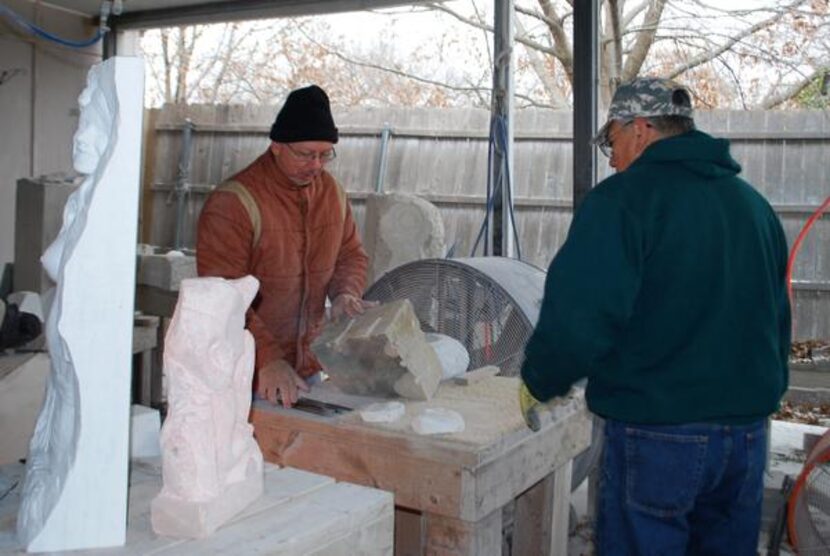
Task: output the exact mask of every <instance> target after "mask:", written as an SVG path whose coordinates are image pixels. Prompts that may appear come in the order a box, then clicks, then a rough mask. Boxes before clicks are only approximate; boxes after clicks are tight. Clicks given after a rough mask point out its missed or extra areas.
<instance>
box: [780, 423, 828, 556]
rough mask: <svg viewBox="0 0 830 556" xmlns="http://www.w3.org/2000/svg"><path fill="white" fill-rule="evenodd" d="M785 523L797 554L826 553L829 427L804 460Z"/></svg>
mask: <svg viewBox="0 0 830 556" xmlns="http://www.w3.org/2000/svg"><path fill="white" fill-rule="evenodd" d="M787 525H788V529H789V532H790V542H791V543H792V545H793V547H794V548H795V549H796V551H797V552H798V554H830V431H828V432H825V433H824V435H823V436H822V437H821V439H819V441H818V442H817V443H816V445H815V446H814V447H813V449H812V450H810V455H809V456H807V460H806V461H805V462H804V468H803V469H802V470H801V473H800V474H799V476H798V480H797V481H796V483H795V486H794V487H793V491H792V493H791V494H790V498H789V501H788V507H787Z"/></svg>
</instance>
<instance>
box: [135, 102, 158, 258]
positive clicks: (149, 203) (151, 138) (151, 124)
mask: <svg viewBox="0 0 830 556" xmlns="http://www.w3.org/2000/svg"><path fill="white" fill-rule="evenodd" d="M158 112H159V111H158V110H157V109H149V110H145V111H144V139H143V141H142V148H143V154H142V161H143V162H142V167H141V174H142V176H141V212H140V215H141V216H140V218H141V223H140V227H139V231H140V234H141V239H140V241H141V242H142V243H149V242H150V238H151V231H152V229H153V191H152V185H153V182H155V178H156V176H155V169H156V146H157V145H158V140H157V138H156V118H157V116H158Z"/></svg>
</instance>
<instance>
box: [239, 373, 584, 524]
mask: <svg viewBox="0 0 830 556" xmlns="http://www.w3.org/2000/svg"><path fill="white" fill-rule="evenodd" d="M517 385H518V379H516V378H514V377H492V378H490V379H487V380H485V381H482V382H479V383H477V384H473V385H470V386H458V385H454V384H451V383H445V384H442V385H441V387H440V389H439V391H438V393H437V394H436V396H435V398H434V399H433V400H431V401H429V402H414V401H406V402H405V406H406V414H405V415H404V417H403V418H401V419H400V420H399V421H398V422H396V423H384V424H380V423H371V424H370V423H362V421H361V420H360V417H359V415H357V414H347V415H343V416H340V417H338V418H336V419H333V418H328V419H326V418H321V417H316V416H311V415H307V414H303V413H301V412H299V411H297V410H284V409H280V408H276V407H273V406H271V407H270V408H269V407H268V406H266V405H264V404H261V403H259V404H256V406H255V409H254V411H253V412H252V422H253V424H254V427H255V431H256V437H257V440H258V441H259V443H260V447H261V448H262V451H263V454H264V455H265V457H266V459H267V460H268V461H273V462H275V463H280V464H288V465H295V466H297V467H301V468H304V469H309V470H311V471H314V472H316V473H323V474H327V475H332V476H334V477H336V478H338V479H339V480H345V481H350V482H356V483H359V484H366V485H371V486H377V487H379V488H383V489H385V490H391V491H394V492H395V493H396V503H397V504H398V505H399V506H403V507H406V508H411V509H415V510H420V511H426V512H432V513H436V514H440V515H445V516H449V517H460V518H462V519H466V520H468V521H475V520H477V519H481V518H482V517H484V516H485V515H487V514H489V513H490V512H491V511H493V510H495V509H496V508H500V507H501V506H503V505H504V504H505V503H507V502H508V501H510V500H511V499H512V498H513V497H514V496H515V495H516V494H517V493H518V492H522V491H524V490H525V489H527V488H528V487H530V486H531V485H532V484H534V483H536V482H537V481H539V480H540V479H541V478H542V477H544V476H546V475H548V474H549V473H551V472H553V471H554V470H555V469H556V468H558V467H559V466H561V465H563V464H564V463H565V462H566V461H567V460H568V459H569V458H572V457H573V456H574V455H576V454H577V453H579V452H581V451H582V450H583V449H585V448H586V447H587V445H588V443H589V442H590V421H589V419H588V417H587V413H586V410H585V406H584V400H583V399H582V397H581V396H578V397H575V398H573V399H572V400H571V401H570V402H569V403H568V404H565V405H564V406H563V408H562V411H563V412H562V414H561V415H560V417H559V419H558V420H556V421H554V422H552V423H549V424H548V425H547V426H545V427H544V428H543V429H542V430H541V431H539V432H537V433H532V432H531V431H530V430H529V429H528V428H527V427H526V425H525V423H524V420H523V419H522V416H521V412H520V410H519V407H518V400H517V397H516V389H517V387H518V386H517ZM427 407H446V408H450V409H453V410H455V411H458V412H459V413H460V414H461V415H462V416H463V417H464V420H465V430H464V431H463V432H460V433H455V434H448V435H440V436H439V437H421V436H418V435H417V434H415V433H414V432H412V430H411V426H410V423H411V420H412V418H413V417H414V416H415V415H417V414H418V413H419V412H420V411H421V410H422V409H424V408H427ZM540 453H542V454H548V455H549V456H548V457H546V458H540V457H538V455H539V454H540ZM389 454H395V457H394V458H390V457H389Z"/></svg>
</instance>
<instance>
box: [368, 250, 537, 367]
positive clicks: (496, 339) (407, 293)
mask: <svg viewBox="0 0 830 556" xmlns="http://www.w3.org/2000/svg"><path fill="white" fill-rule="evenodd" d="M544 287H545V273H544V271H542V270H540V269H539V268H536V267H535V266H532V265H530V264H527V263H524V262H521V261H518V260H516V259H509V258H504V257H472V258H466V259H424V260H420V261H414V262H411V263H407V264H404V265H402V266H399V267H397V268H395V269H393V270H391V271H390V272H388V273H386V274H384V275H383V276H382V277H381V278H380V279H379V280H378V281H377V282H375V283H374V284H373V285H372V287H370V288H369V291H367V292H366V295H365V298H366V299H368V300H371V301H380V302H388V301H395V300H399V299H409V300H410V301H411V302H412V306H413V307H414V308H415V313H416V314H417V315H418V319H419V320H420V322H421V329H422V330H423V331H424V332H437V333H439V334H446V335H447V336H451V337H453V338H455V339H456V340H458V341H459V342H461V343H462V344H463V345H464V347H465V348H467V351H468V353H469V354H470V366H469V368H468V369H467V370H472V369H477V368H479V367H482V366H484V365H496V366H497V367H499V368H500V369H501V373H500V374H502V375H504V376H517V375H518V374H519V368H520V366H521V364H522V357H523V353H524V346H525V343H527V340H528V338H530V334H531V332H533V327H534V325H535V324H536V320H537V318H538V317H539V307H540V305H541V303H542V295H543V293H544Z"/></svg>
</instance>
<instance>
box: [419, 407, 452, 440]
mask: <svg viewBox="0 0 830 556" xmlns="http://www.w3.org/2000/svg"><path fill="white" fill-rule="evenodd" d="M412 430H414V431H415V432H417V433H418V434H424V435H427V434H448V433H454V432H463V431H464V417H462V416H461V414H460V413H458V412H457V411H453V410H452V409H446V408H444V407H427V408H426V409H424V410H423V411H422V412H421V413H419V414H418V415H417V416H416V417H415V418H414V419H412Z"/></svg>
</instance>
